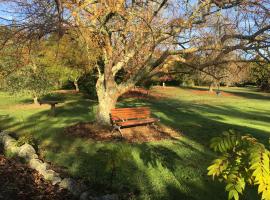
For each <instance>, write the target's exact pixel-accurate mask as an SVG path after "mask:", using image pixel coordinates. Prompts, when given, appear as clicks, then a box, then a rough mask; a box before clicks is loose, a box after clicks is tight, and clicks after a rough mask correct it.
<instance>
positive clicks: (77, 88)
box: [73, 80, 80, 92]
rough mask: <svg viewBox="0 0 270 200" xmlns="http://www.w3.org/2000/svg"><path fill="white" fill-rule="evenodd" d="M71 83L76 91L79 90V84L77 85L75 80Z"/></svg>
mask: <svg viewBox="0 0 270 200" xmlns="http://www.w3.org/2000/svg"><path fill="white" fill-rule="evenodd" d="M73 84H74V86H75V90H76V92H79V91H80V88H79V85H78V81H77V80H75V81H74V82H73Z"/></svg>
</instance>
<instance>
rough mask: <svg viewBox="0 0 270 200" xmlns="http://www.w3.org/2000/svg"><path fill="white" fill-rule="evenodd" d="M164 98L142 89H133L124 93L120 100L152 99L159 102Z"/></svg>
mask: <svg viewBox="0 0 270 200" xmlns="http://www.w3.org/2000/svg"><path fill="white" fill-rule="evenodd" d="M164 97H165V96H164V95H162V94H159V93H155V92H153V91H150V90H147V89H144V88H134V89H131V90H130V91H128V92H126V93H125V94H123V95H122V96H121V98H136V99H154V100H159V99H161V98H164Z"/></svg>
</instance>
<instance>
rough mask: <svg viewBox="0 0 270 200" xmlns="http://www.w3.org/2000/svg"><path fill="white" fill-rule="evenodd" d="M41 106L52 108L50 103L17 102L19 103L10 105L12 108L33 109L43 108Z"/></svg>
mask: <svg viewBox="0 0 270 200" xmlns="http://www.w3.org/2000/svg"><path fill="white" fill-rule="evenodd" d="M41 108H47V109H49V108H51V106H50V105H47V104H43V105H40V104H33V103H31V104H17V105H12V106H11V107H10V109H19V110H20V109H23V110H31V109H41Z"/></svg>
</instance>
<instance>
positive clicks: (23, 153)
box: [18, 144, 38, 160]
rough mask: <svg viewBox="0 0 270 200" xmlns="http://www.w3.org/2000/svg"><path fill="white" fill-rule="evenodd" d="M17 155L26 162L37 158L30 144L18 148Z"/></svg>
mask: <svg viewBox="0 0 270 200" xmlns="http://www.w3.org/2000/svg"><path fill="white" fill-rule="evenodd" d="M18 155H19V156H20V157H22V158H24V159H26V160H31V159H33V158H38V155H37V154H36V151H35V149H34V148H33V147H32V146H31V145H30V144H24V145H22V146H21V147H20V149H19V152H18Z"/></svg>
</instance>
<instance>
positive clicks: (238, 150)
mask: <svg viewBox="0 0 270 200" xmlns="http://www.w3.org/2000/svg"><path fill="white" fill-rule="evenodd" d="M211 148H212V149H213V150H214V151H216V152H218V153H219V154H220V155H219V157H218V158H217V159H215V160H214V161H213V163H212V164H211V165H210V166H209V167H208V175H209V176H212V177H213V178H215V177H218V178H219V180H221V181H224V182H225V183H226V188H225V190H226V191H227V192H228V193H229V199H235V200H238V199H239V195H241V194H242V193H243V192H244V190H245V187H246V185H247V184H249V185H251V186H258V194H261V195H262V196H261V199H262V200H270V167H269V165H270V162H269V160H270V152H269V150H268V149H266V147H265V146H264V145H263V144H261V143H259V142H258V141H257V140H256V139H255V138H254V137H252V136H250V135H244V136H241V135H240V134H238V133H235V132H234V131H229V132H226V133H224V135H223V136H221V137H215V138H213V139H212V140H211Z"/></svg>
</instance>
